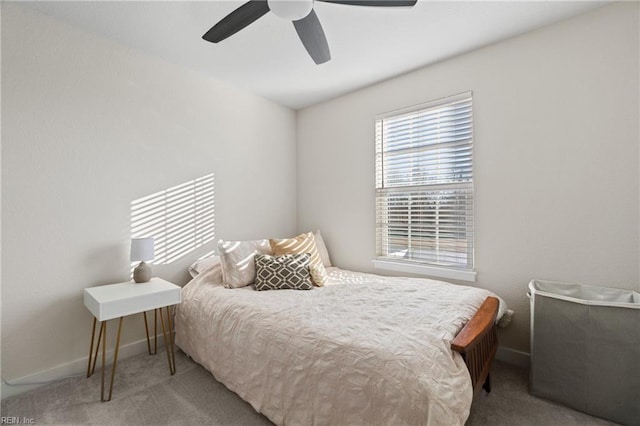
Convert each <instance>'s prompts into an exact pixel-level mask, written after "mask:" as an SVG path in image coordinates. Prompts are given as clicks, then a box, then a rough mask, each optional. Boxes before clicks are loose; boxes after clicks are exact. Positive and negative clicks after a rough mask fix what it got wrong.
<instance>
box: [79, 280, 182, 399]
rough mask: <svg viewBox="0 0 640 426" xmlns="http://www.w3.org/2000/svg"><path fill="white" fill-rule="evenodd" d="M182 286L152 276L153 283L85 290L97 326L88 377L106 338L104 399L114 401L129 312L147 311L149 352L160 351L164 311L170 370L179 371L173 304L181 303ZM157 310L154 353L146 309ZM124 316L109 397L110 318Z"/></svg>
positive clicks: (90, 352) (103, 362)
mask: <svg viewBox="0 0 640 426" xmlns="http://www.w3.org/2000/svg"><path fill="white" fill-rule="evenodd" d="M180 298H181V293H180V287H178V286H177V285H175V284H172V283H170V282H168V281H165V280H163V279H162V278H152V279H151V280H150V281H149V282H146V283H140V284H136V283H134V282H133V281H129V282H124V283H118V284H110V285H103V286H98V287H90V288H86V289H85V290H84V305H85V306H86V307H87V309H89V311H91V313H92V314H93V317H94V318H93V328H92V331H91V346H90V347H89V365H88V366H87V377H90V376H91V375H92V374H93V372H94V371H95V368H96V360H97V358H98V351H99V349H100V343H101V341H102V381H101V388H100V400H101V401H110V400H111V394H112V391H113V378H114V377H115V373H116V364H117V362H118V350H119V349H120V331H121V330H122V319H123V318H124V317H125V316H127V315H133V314H138V313H143V314H144V327H145V330H146V333H147V348H148V350H149V354H155V353H157V340H158V335H157V314H156V313H157V310H158V309H159V310H160V323H161V324H162V335H163V337H164V344H165V346H166V348H167V358H168V360H169V372H170V373H171V375H174V374H175V373H176V358H175V350H174V345H173V325H172V321H171V314H170V312H169V307H170V306H173V305H177V304H179V303H180V300H181V299H180ZM162 308H164V310H165V312H166V317H167V319H166V321H167V325H166V326H165V319H164V316H163V314H162ZM152 309H153V311H154V332H155V334H156V336H155V340H154V345H155V348H156V350H155V352H151V343H150V341H149V327H148V326H147V313H146V311H150V310H152ZM114 318H120V321H119V323H118V334H117V336H116V347H115V352H114V354H113V366H112V367H111V384H110V386H109V398H107V399H105V397H104V366H105V361H106V359H105V358H106V352H107V351H106V347H107V345H106V341H107V321H108V320H110V319H114ZM97 321H100V331H99V332H98V342H97V344H96V348H95V353H94V350H93V342H94V340H95V334H96V322H97Z"/></svg>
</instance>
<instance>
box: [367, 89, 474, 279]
mask: <svg viewBox="0 0 640 426" xmlns="http://www.w3.org/2000/svg"><path fill="white" fill-rule="evenodd" d="M462 103H468V104H469V106H470V109H471V111H470V112H469V113H468V114H469V115H468V119H469V120H470V136H468V137H467V138H464V140H462V139H461V144H462V145H464V146H467V145H468V146H467V148H466V149H467V150H470V157H471V158H470V162H471V165H470V166H469V168H468V170H467V171H466V173H464V174H463V176H462V177H461V178H457V179H452V178H451V177H450V176H449V177H447V176H445V174H444V172H442V171H440V167H439V166H438V167H435V168H434V167H427V170H429V171H428V173H426V175H427V176H430V177H429V178H427V179H426V180H425V179H424V178H422V180H421V181H420V182H418V179H420V178H419V177H416V173H415V171H413V172H411V171H409V168H410V167H411V168H412V169H411V170H415V163H414V161H415V160H413V159H412V160H411V163H410V164H407V165H406V168H407V170H408V171H407V173H406V174H405V173H404V172H400V173H399V174H398V173H396V174H395V175H393V176H394V177H391V176H392V174H391V173H389V171H388V170H389V169H388V166H387V163H388V161H390V159H392V158H393V156H392V155H391V154H390V155H386V154H387V152H392V151H391V150H390V149H389V147H388V146H387V145H386V141H385V140H384V138H385V134H386V133H385V131H384V130H385V129H387V127H385V124H387V125H389V124H388V123H389V121H386V120H394V119H395V120H402V119H403V118H404V117H409V118H410V117H412V116H417V115H418V114H421V113H422V114H425V113H436V112H439V111H445V110H447V109H451V108H452V107H453V106H456V105H460V104H462ZM396 122H398V121H396ZM445 122H446V120H445ZM375 126H376V136H375V147H376V156H375V158H376V171H375V173H376V186H375V188H376V189H375V190H376V196H375V199H376V207H375V209H376V258H375V259H374V260H373V261H372V262H373V265H374V267H375V268H378V269H384V270H390V271H396V272H403V273H412V274H419V275H428V276H433V277H437V278H445V279H453V280H460V281H470V282H473V281H475V278H476V272H475V269H474V268H475V260H474V229H473V216H474V213H473V210H474V207H473V202H474V201H473V200H474V197H475V195H474V183H473V156H474V155H473V145H474V144H473V142H474V135H473V93H472V92H470V91H469V92H465V93H461V94H458V95H454V96H449V97H446V98H441V99H437V100H435V101H432V102H427V103H424V104H420V105H416V106H413V107H409V108H404V109H401V110H396V111H391V112H388V113H384V114H380V115H378V116H377V117H376V124H375ZM432 128H433V126H431V127H430V128H429V132H431V130H432ZM410 130H411V131H413V127H410V125H409V124H407V131H410ZM425 133H426V132H425ZM420 136H421V137H422V138H424V137H425V136H424V135H420ZM427 137H429V138H430V141H432V143H430V144H427V145H425V146H422V147H420V148H417V149H415V148H411V150H412V151H411V154H410V155H414V154H413V152H414V151H415V152H417V153H418V154H417V156H418V157H420V158H421V159H420V160H418V161H424V160H422V159H423V158H425V153H427V154H429V150H433V149H434V147H437V148H440V147H444V146H445V145H447V144H449V145H450V144H451V142H445V141H442V140H441V138H440V136H439V135H438V136H433V137H432V136H427ZM456 137H458V136H457V135H456ZM407 143H408V142H407ZM454 143H455V144H456V146H458V145H457V143H458V142H457V140H456V142H454ZM387 150H388V151H387ZM438 155H439V154H438ZM433 158H434V157H432V156H431V157H428V160H429V162H431V161H432V160H433ZM437 158H438V160H437V161H438V162H439V161H440V160H439V157H437ZM449 161H450V160H449ZM456 161H457V160H456ZM424 164H425V165H426V164H427V161H425V163H424ZM456 165H457V163H456ZM421 166H422V163H421ZM443 170H448V169H446V168H443ZM420 173H421V174H422V176H424V175H425V173H424V172H422V169H421V171H420ZM431 177H433V178H435V182H436V183H433V184H432V183H429V182H428V181H429V180H430V179H432V178H431ZM456 177H457V176H456ZM394 179H395V180H394ZM405 179H406V182H405ZM441 180H447V183H446V184H441V183H440V182H441ZM425 182H427V183H425ZM452 188H453V189H456V190H461V191H463V192H464V194H465V201H464V207H458V210H456V212H457V213H458V214H460V215H461V216H463V217H464V218H465V219H464V220H463V222H464V229H465V231H464V238H463V239H462V241H463V242H464V244H463V247H464V248H463V249H462V250H460V249H458V248H456V249H453V250H442V253H443V256H442V257H443V258H448V260H447V261H443V262H440V261H439V259H440V257H441V256H440V253H441V251H440V248H439V242H440V240H441V238H439V237H438V235H439V232H440V230H441V229H445V228H446V226H447V225H443V226H440V223H441V222H440V219H439V218H438V214H437V213H436V224H435V225H434V226H433V227H432V228H430V229H429V230H430V231H433V235H435V236H434V237H425V236H424V235H423V236H422V237H420V238H419V239H418V240H419V241H417V242H416V243H415V245H417V246H418V247H423V246H422V244H423V243H424V244H426V245H429V244H431V247H432V248H430V249H428V250H426V253H429V254H428V255H425V256H422V255H420V254H417V255H415V257H414V256H408V255H405V256H403V258H400V257H399V256H398V253H395V252H393V253H390V252H389V250H390V247H391V245H390V241H391V240H392V237H391V232H392V231H391V229H390V227H391V228H393V225H392V224H391V222H390V221H389V219H388V215H389V212H390V211H391V210H390V209H391V207H389V206H390V198H391V197H390V194H391V195H398V196H400V195H407V196H408V197H409V199H411V197H412V196H416V194H417V196H418V197H419V198H420V199H422V200H430V199H431V198H429V197H432V196H434V194H436V195H435V196H436V198H437V199H438V200H441V198H439V197H440V195H439V194H440V193H442V194H446V193H447V192H446V191H451V189H452ZM448 193H450V192H448ZM409 194H411V195H409ZM469 198H470V199H469ZM449 207H450V206H449ZM406 209H407V210H406V212H407V213H406V214H407V215H408V216H407V217H408V219H407V220H408V222H409V223H406V224H404V225H403V226H406V232H407V236H406V239H407V241H406V246H407V254H408V253H409V252H411V251H413V250H416V252H418V253H423V254H424V253H425V251H422V252H421V251H420V249H415V248H414V243H413V242H412V241H411V235H412V234H413V233H415V232H418V231H413V232H412V226H411V223H412V220H411V218H413V217H414V216H412V215H411V204H409V205H408V206H407V207H406ZM437 211H438V207H436V212H437ZM421 213H422V214H424V210H422V211H421ZM419 220H420V219H419V216H418V219H417V221H419ZM458 220H459V219H458ZM422 223H424V219H423V222H422ZM413 229H416V227H415V226H414V227H413ZM421 229H422V230H424V227H423V225H422V226H421ZM395 231H396V232H398V231H397V229H395ZM395 238H396V239H397V236H396V237H395ZM433 247H435V248H433ZM414 253H415V252H414ZM458 255H459V259H458V258H457V257H456V256H458ZM421 256H422V258H421ZM451 256H454V258H455V260H453V261H452V260H450V258H451ZM429 257H434V259H431V260H427V258H429Z"/></svg>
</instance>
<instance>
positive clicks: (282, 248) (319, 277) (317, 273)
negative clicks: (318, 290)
mask: <svg viewBox="0 0 640 426" xmlns="http://www.w3.org/2000/svg"><path fill="white" fill-rule="evenodd" d="M269 243H270V244H271V250H273V254H274V255H276V256H279V255H283V254H300V253H309V255H310V256H311V259H310V262H309V271H310V273H311V279H312V280H313V283H314V284H315V285H317V286H318V287H322V286H323V285H325V283H326V282H327V278H328V275H327V270H326V269H325V268H324V265H323V264H322V259H321V258H320V254H319V253H318V248H317V247H316V240H315V238H314V236H313V233H311V232H306V233H304V234H300V235H298V236H297V237H293V238H286V239H283V240H274V239H271V240H269Z"/></svg>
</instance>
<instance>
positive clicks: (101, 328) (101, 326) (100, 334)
mask: <svg viewBox="0 0 640 426" xmlns="http://www.w3.org/2000/svg"><path fill="white" fill-rule="evenodd" d="M105 322H106V321H100V331H99V332H98V343H97V344H96V351H95V353H94V354H93V365H92V366H91V373H89V376H91V375H93V373H94V372H95V371H96V362H97V361H98V351H99V350H100V343H101V342H103V341H104V339H103V338H102V331H103V330H104V327H105ZM89 376H87V377H89Z"/></svg>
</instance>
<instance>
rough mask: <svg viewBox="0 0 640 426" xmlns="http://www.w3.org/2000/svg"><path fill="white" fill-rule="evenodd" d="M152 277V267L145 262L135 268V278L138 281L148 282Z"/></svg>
mask: <svg viewBox="0 0 640 426" xmlns="http://www.w3.org/2000/svg"><path fill="white" fill-rule="evenodd" d="M150 279H151V267H150V266H149V265H147V264H146V263H144V262H140V264H139V265H138V266H137V267H136V269H134V270H133V280H134V281H135V282H137V283H146V282H149V280H150Z"/></svg>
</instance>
